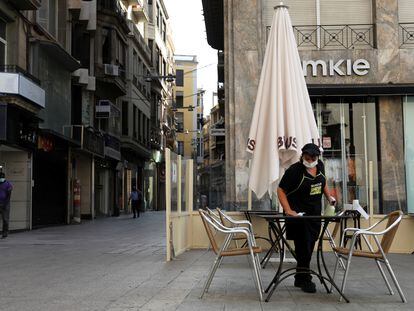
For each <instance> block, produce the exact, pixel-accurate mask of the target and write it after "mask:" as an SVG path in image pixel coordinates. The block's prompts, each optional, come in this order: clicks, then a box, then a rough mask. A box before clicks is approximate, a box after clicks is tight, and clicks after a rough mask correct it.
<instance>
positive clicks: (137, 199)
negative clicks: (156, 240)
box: [129, 186, 142, 218]
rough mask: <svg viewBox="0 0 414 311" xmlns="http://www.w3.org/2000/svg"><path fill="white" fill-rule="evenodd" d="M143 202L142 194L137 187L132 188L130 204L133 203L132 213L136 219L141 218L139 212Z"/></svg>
mask: <svg viewBox="0 0 414 311" xmlns="http://www.w3.org/2000/svg"><path fill="white" fill-rule="evenodd" d="M141 201H142V192H141V191H140V190H138V189H137V188H136V187H135V186H134V187H132V191H131V194H130V195H129V202H131V207H132V212H133V213H134V218H137V217H138V218H139V210H140V208H141Z"/></svg>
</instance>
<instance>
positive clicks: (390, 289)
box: [375, 259, 394, 295]
mask: <svg viewBox="0 0 414 311" xmlns="http://www.w3.org/2000/svg"><path fill="white" fill-rule="evenodd" d="M375 262H376V264H377V266H378V269H379V271H380V272H381V275H382V278H383V279H384V281H385V284H386V285H387V288H388V291H389V292H390V295H394V291H393V290H392V288H391V285H390V282H388V279H387V277H386V276H385V273H384V269H382V266H381V263H380V262H379V260H378V259H375Z"/></svg>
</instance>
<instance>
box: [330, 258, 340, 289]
mask: <svg viewBox="0 0 414 311" xmlns="http://www.w3.org/2000/svg"><path fill="white" fill-rule="evenodd" d="M335 255H336V261H335V268H334V272H333V274H332V280H333V281H334V282H335V275H336V270H338V262H339V260H340V259H342V258H340V257H339V255H338V254H337V253H336V252H335ZM332 290H333V285H332V284H331V289H330V292H332Z"/></svg>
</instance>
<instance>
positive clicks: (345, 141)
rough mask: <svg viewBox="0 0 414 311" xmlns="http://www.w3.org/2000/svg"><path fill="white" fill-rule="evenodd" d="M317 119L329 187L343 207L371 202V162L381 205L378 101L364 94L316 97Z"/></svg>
mask: <svg viewBox="0 0 414 311" xmlns="http://www.w3.org/2000/svg"><path fill="white" fill-rule="evenodd" d="M312 106H313V109H314V113H315V118H316V120H317V124H318V128H319V132H320V136H321V143H322V147H323V149H324V152H323V159H322V160H323V161H324V164H325V172H326V177H327V181H328V186H329V187H330V189H331V191H332V195H333V196H334V197H335V198H336V199H337V201H338V203H339V205H340V206H342V205H343V204H344V203H352V200H356V199H357V200H359V202H360V204H361V205H362V206H366V205H367V204H368V198H369V192H368V186H369V172H368V167H369V162H370V161H372V162H373V172H374V174H373V175H374V178H373V179H374V187H373V189H374V204H378V173H377V172H378V168H377V131H376V109H375V100H374V99H368V98H365V97H364V98H361V97H355V98H354V97H349V98H330V99H327V98H316V99H313V102H312Z"/></svg>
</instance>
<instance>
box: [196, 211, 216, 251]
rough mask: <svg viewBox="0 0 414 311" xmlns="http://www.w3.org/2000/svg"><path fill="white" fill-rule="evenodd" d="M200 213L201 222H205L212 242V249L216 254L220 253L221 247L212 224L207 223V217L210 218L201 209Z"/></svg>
mask: <svg viewBox="0 0 414 311" xmlns="http://www.w3.org/2000/svg"><path fill="white" fill-rule="evenodd" d="M198 213H199V214H200V217H201V220H202V221H203V225H204V228H205V229H206V233H207V236H208V239H209V240H210V244H211V248H212V249H213V251H214V253H216V254H217V253H218V252H219V247H218V245H217V242H216V239H215V237H214V233H213V230H212V228H211V225H210V223H209V222H208V221H207V217H210V216H209V215H208V214H207V213H206V212H205V211H203V210H201V209H199V210H198Z"/></svg>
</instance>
